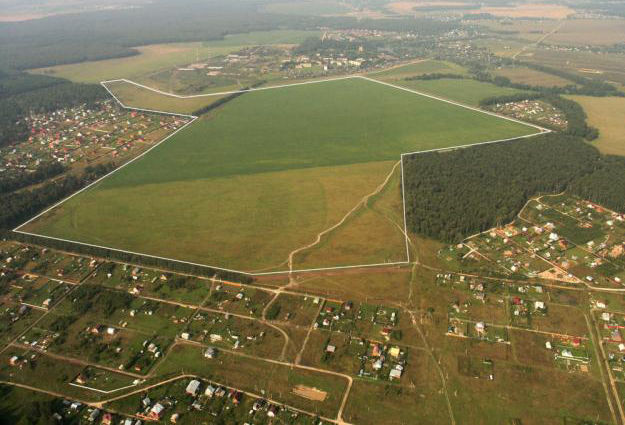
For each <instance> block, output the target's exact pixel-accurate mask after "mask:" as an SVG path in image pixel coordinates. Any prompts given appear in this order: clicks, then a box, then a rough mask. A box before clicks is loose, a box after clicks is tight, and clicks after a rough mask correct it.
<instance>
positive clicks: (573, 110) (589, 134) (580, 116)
mask: <svg viewBox="0 0 625 425" xmlns="http://www.w3.org/2000/svg"><path fill="white" fill-rule="evenodd" d="M544 100H545V101H546V102H548V103H550V104H552V105H553V106H554V107H556V108H557V109H559V110H560V111H561V112H562V113H563V114H564V116H565V118H566V120H567V123H568V124H567V127H566V133H567V134H570V135H571V136H578V137H583V138H584V139H586V140H595V139H596V138H597V137H599V130H598V129H596V128H595V127H592V126H589V125H588V123H587V122H586V118H587V117H586V112H584V108H582V106H581V105H580V104H579V103H577V102H575V101H574V100H571V99H566V98H564V97H561V96H555V95H551V96H545V98H544Z"/></svg>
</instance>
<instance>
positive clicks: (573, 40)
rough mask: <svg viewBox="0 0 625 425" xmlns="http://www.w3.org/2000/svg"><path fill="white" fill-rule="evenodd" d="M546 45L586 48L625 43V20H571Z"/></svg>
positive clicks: (551, 36) (548, 39)
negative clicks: (580, 46)
mask: <svg viewBox="0 0 625 425" xmlns="http://www.w3.org/2000/svg"><path fill="white" fill-rule="evenodd" d="M546 43H547V44H570V45H584V46H585V45H588V44H595V45H600V44H608V45H611V44H616V43H625V19H570V20H567V21H565V23H564V25H563V26H562V28H560V29H559V30H558V31H557V32H555V33H554V34H552V35H550V36H549V37H548V38H547V40H546Z"/></svg>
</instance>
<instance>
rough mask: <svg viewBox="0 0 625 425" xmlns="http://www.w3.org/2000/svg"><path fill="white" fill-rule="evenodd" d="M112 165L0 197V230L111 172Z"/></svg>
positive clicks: (104, 165) (98, 167)
mask: <svg viewBox="0 0 625 425" xmlns="http://www.w3.org/2000/svg"><path fill="white" fill-rule="evenodd" d="M114 167H115V166H114V164H113V163H108V164H98V165H96V166H89V167H87V168H85V170H84V172H83V173H82V174H81V175H68V176H65V177H63V178H60V179H57V180H55V181H51V182H48V183H46V184H43V185H41V186H38V187H36V188H34V189H31V190H22V191H19V192H12V193H3V194H0V205H2V208H1V209H0V229H5V230H6V229H10V228H12V227H14V226H16V225H18V224H20V223H22V222H24V221H26V220H27V219H29V218H30V217H32V216H33V215H35V214H36V213H38V212H39V211H41V210H43V209H44V208H46V207H47V206H49V205H52V204H53V203H55V202H58V201H60V200H61V199H63V198H65V197H67V196H69V195H70V194H72V193H74V192H75V191H77V190H79V189H81V188H83V187H84V186H86V185H87V184H89V183H91V182H92V181H94V180H96V179H98V178H99V177H101V176H103V175H105V174H106V173H108V172H109V171H111V170H112V169H113V168H114Z"/></svg>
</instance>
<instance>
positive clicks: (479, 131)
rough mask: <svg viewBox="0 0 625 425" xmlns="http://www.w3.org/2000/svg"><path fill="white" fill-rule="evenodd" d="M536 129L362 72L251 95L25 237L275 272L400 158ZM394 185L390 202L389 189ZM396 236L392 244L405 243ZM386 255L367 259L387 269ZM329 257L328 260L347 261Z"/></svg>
mask: <svg viewBox="0 0 625 425" xmlns="http://www.w3.org/2000/svg"><path fill="white" fill-rule="evenodd" d="M534 132H535V129H534V128H531V127H528V126H526V125H523V124H519V123H515V122H511V121H507V120H503V119H498V118H495V117H492V116H489V115H486V114H482V113H479V112H477V111H473V110H469V109H465V108H461V107H458V106H455V105H451V104H448V103H445V102H441V101H438V100H435V99H431V98H426V97H422V96H419V95H416V94H413V93H409V92H405V91H402V90H397V89H394V88H390V87H388V86H384V85H381V84H377V83H374V82H371V81H367V80H363V79H359V78H357V79H349V80H340V81H331V82H326V83H323V84H311V85H305V86H296V87H289V88H284V89H275V90H267V91H258V92H252V93H247V94H245V95H243V96H240V97H238V98H236V99H235V100H233V101H231V102H229V103H228V104H226V105H225V106H224V107H223V108H221V109H219V110H216V111H214V113H211V116H205V117H202V118H200V119H199V120H198V121H196V122H194V123H193V124H192V125H190V126H189V127H187V128H186V129H184V130H182V131H181V132H179V133H178V134H176V135H175V136H174V137H173V138H171V139H170V140H169V141H167V142H166V143H163V144H161V145H159V146H158V147H157V148H155V149H153V150H152V151H150V152H149V153H148V154H147V155H145V156H144V157H142V158H141V159H140V160H138V161H136V162H134V163H132V164H131V165H130V166H128V167H125V168H123V169H121V170H119V171H118V172H117V173H115V174H113V175H112V176H110V177H108V178H107V179H105V180H103V181H102V182H100V183H99V184H97V185H96V186H94V187H93V188H91V189H90V190H88V191H85V192H83V193H81V194H80V195H78V196H75V197H74V198H72V199H70V200H69V201H67V202H66V203H64V204H63V205H62V206H61V207H60V208H57V209H54V210H52V211H51V212H49V213H48V214H46V215H44V216H43V217H42V218H41V219H40V220H36V221H34V222H32V223H30V224H29V225H28V226H27V227H26V228H25V229H24V230H27V231H32V232H35V233H40V234H44V235H48V236H53V237H59V238H65V239H72V240H76V241H80V242H86V243H92V244H97V245H104V246H110V247H113V248H118V249H124V250H129V251H135V252H143V253H147V254H152V255H159V256H165V257H171V258H176V259H181V260H187V261H194V262H200V263H203V264H210V265H215V266H221V267H227V268H235V269H242V270H254V271H260V270H272V269H276V268H278V269H280V270H284V269H285V262H286V260H287V258H288V256H289V253H290V252H291V251H292V250H295V249H297V248H298V247H302V246H305V245H307V244H309V243H311V242H313V241H314V240H315V237H316V235H317V234H318V233H319V232H321V231H323V230H324V229H327V228H328V227H330V226H332V225H334V224H335V223H337V222H338V221H339V220H340V219H341V218H342V217H343V216H345V214H346V213H347V212H348V211H350V210H351V209H352V208H353V207H354V206H356V205H357V204H358V203H359V202H360V201H361V200H362V199H363V197H365V196H366V195H367V194H370V193H372V192H373V191H374V190H375V189H376V188H377V187H378V186H379V185H380V184H381V183H382V182H384V180H385V179H386V176H387V175H388V174H389V173H390V172H391V170H392V165H393V164H394V163H396V162H397V161H398V160H399V156H400V154H401V153H403V152H409V151H418V150H425V149H432V148H444V147H450V146H457V145H463V144H468V143H476V142H481V141H485V140H492V139H499V138H508V137H516V136H522V135H526V134H531V133H534ZM391 181H392V182H394V183H392V184H393V186H394V187H391V188H389V193H390V195H391V196H392V195H393V193H394V192H395V191H396V190H397V189H396V188H397V185H398V181H397V178H395V179H394V180H393V179H391ZM395 199H396V198H395ZM388 202H389V203H388V205H387V206H386V207H385V208H386V210H388V211H391V212H392V211H393V210H395V211H396V210H397V202H396V201H393V200H390V201H388ZM393 202H394V204H395V206H394V207H393V206H392V205H393ZM381 204H382V205H383V204H384V203H382V202H381ZM392 216H394V217H395V218H394V220H397V213H393V214H391V217H392ZM402 225H403V223H402ZM357 239H359V238H357ZM394 240H396V241H402V249H403V238H395V239H394ZM360 243H362V242H360ZM372 243H374V244H375V243H376V242H374V241H372ZM377 243H380V244H381V243H382V241H378V242H377ZM384 243H388V240H387V241H384ZM383 251H384V252H382V251H376V250H369V251H368V252H370V253H374V254H377V255H379V256H380V258H379V260H378V261H376V262H384V261H386V258H387V254H386V252H387V251H386V250H383ZM183 253H184V254H183ZM373 256H375V255H371V254H367V255H366V256H365V257H367V259H368V260H370V259H372V257H373ZM340 260H341V259H340V258H334V259H332V258H330V259H328V263H327V264H325V266H336V265H345V264H341V263H337V261H340ZM357 263H358V264H361V263H362V262H360V261H359V262H357Z"/></svg>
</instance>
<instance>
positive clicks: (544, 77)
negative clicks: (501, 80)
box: [494, 67, 573, 87]
mask: <svg viewBox="0 0 625 425" xmlns="http://www.w3.org/2000/svg"><path fill="white" fill-rule="evenodd" d="M494 74H495V75H496V76H501V77H506V78H509V79H510V81H512V82H513V83H517V84H529V85H530V86H542V87H554V86H555V87H562V86H566V85H569V84H573V82H572V81H569V80H566V79H564V78H562V77H558V76H557V75H552V74H547V73H546V72H542V71H537V70H535V69H531V68H527V67H514V68H501V69H497V70H495V71H494Z"/></svg>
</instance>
